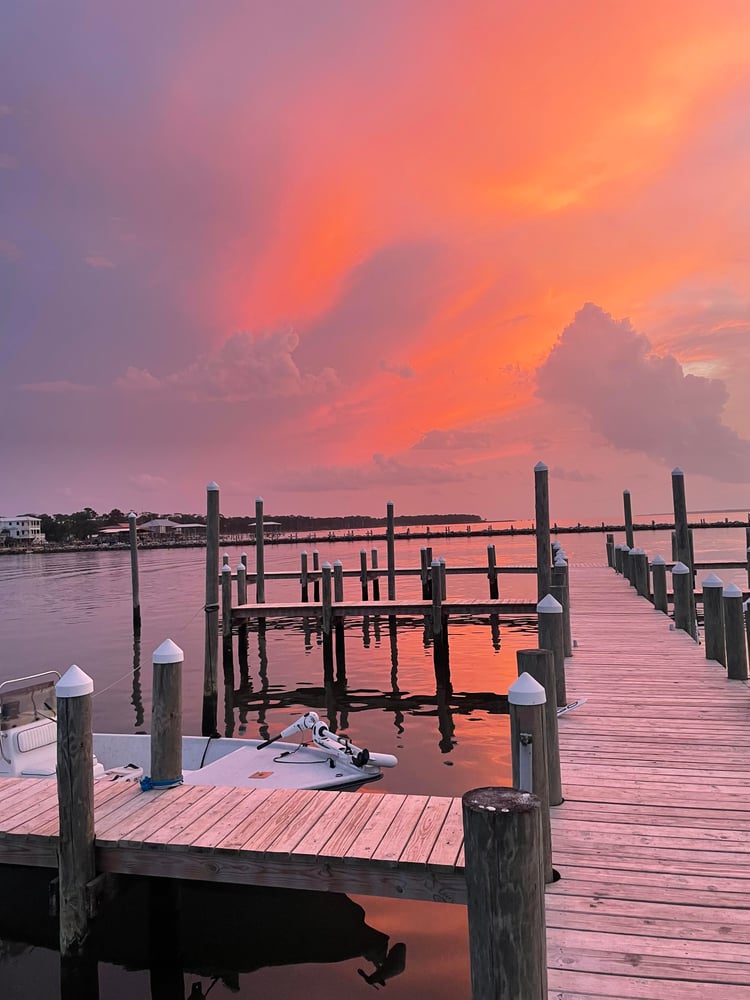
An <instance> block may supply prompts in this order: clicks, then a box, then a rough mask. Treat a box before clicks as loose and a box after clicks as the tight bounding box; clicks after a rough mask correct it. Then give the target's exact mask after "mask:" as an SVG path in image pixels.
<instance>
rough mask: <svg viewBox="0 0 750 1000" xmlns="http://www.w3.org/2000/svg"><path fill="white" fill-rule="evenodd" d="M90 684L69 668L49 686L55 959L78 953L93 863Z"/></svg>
mask: <svg viewBox="0 0 750 1000" xmlns="http://www.w3.org/2000/svg"><path fill="white" fill-rule="evenodd" d="M93 693H94V682H93V681H92V679H91V678H90V677H89V676H88V674H86V673H84V671H83V670H81V668H80V667H79V666H77V665H76V664H73V666H72V667H70V668H69V669H68V670H67V671H66V672H65V674H63V676H62V677H61V678H60V680H59V681H58V682H57V684H56V685H55V694H56V695H57V795H58V802H59V816H60V837H59V846H58V861H59V918H60V955H61V956H63V957H66V956H77V955H80V954H81V953H82V952H83V948H84V943H85V940H86V936H87V934H88V929H89V899H88V895H89V894H88V890H87V886H88V884H89V883H90V882H91V881H92V880H93V878H94V876H95V875H96V865H95V863H94V768H93V759H94V746H93V743H94V740H93V734H92V715H93V709H92V702H93Z"/></svg>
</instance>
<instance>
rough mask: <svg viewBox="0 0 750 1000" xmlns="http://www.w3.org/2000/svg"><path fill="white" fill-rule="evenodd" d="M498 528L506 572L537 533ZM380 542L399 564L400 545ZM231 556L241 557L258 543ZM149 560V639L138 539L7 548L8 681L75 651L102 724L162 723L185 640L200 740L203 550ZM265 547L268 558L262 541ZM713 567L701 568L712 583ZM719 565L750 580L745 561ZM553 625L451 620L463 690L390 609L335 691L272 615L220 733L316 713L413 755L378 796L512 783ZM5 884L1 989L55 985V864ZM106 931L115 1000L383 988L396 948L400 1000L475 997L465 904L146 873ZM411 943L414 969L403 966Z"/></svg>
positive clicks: (327, 551)
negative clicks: (134, 595)
mask: <svg viewBox="0 0 750 1000" xmlns="http://www.w3.org/2000/svg"><path fill="white" fill-rule="evenodd" d="M560 540H561V542H562V544H563V547H564V548H565V550H566V552H567V554H568V557H569V559H570V560H571V563H572V564H573V572H575V563H598V564H602V563H604V561H605V554H604V553H605V546H604V536H603V535H601V534H598V533H593V534H580V535H577V534H576V535H563V536H561V539H560ZM617 540H618V541H619V540H620V539H619V538H618V539H617ZM493 541H494V542H495V545H496V549H497V558H498V563H499V564H501V565H502V564H514V563H515V564H518V563H521V564H523V563H530V562H531V561H532V560H533V559H534V556H535V550H534V539H533V537H531V536H523V537H515V538H505V537H496V538H494V539H493ZM486 543H487V539H486V538H485V539H481V538H473V539H434V540H433V543H432V544H433V551H434V554H435V556H444V557H445V559H446V562H447V565H448V567H451V566H460V565H481V564H483V563H485V561H486ZM423 544H424V542H420V541H411V542H407V541H399V542H397V551H396V562H397V565H398V566H399V567H402V566H413V567H418V566H419V549H420V546H421V545H423ZM636 544H639V545H640V546H641V547H643V548H645V549H646V551H648V552H649V554H650V555H654V554H656V553H657V552H660V553H661V554H662V555H663V556H665V558H669V554H670V545H669V537H668V533H665V532H639V533H638V535H637V540H636ZM376 545H377V547H378V549H379V556H380V565H381V566H383V565H384V564H385V561H386V557H385V545H384V543H382V542H379V543H376ZM744 546H745V536H744V529H742V528H738V529H723V530H713V529H710V530H705V531H696V541H695V549H696V558H697V559H722V558H723V559H733V560H739V559H741V558H742V557H743V552H744ZM360 547H361V546H360V544H359V543H345V542H342V543H336V544H330V543H319V545H318V548H319V549H320V556H321V562H323V561H325V560H328V561H331V562H332V561H333V560H336V559H339V560H341V561H342V563H343V565H344V569H346V570H348V569H352V570H353V569H356V568H358V566H359V551H360ZM369 548H370V546H368V550H369ZM303 549H308V550H309V551H311V546H304V545H301V544H300V545H297V546H291V545H275V546H274V545H270V546H267V548H266V569H267V570H269V571H270V570H282V569H294V570H296V569H298V567H299V556H300V552H301V551H302V550H303ZM226 551H228V553H229V555H230V565H231V566H232V567H233V568H235V567H236V565H237V563H238V562H239V557H240V553H241V549H239V548H236V549H227V550H226ZM139 555H140V593H141V607H142V614H143V629H142V634H141V640H140V643H134V641H133V635H132V627H131V598H130V559H129V554H128V553H127V552H126V551H122V550H120V551H111V552H80V553H59V554H54V555H47V556H41V555H14V556H3V557H2V558H0V602H1V605H0V606H2V609H3V613H2V617H1V618H0V650H2V653H1V657H0V680H5V679H7V678H10V677H15V676H19V675H23V674H29V673H36V672H38V671H41V670H45V669H56V670H58V671H60V672H61V673H62V672H64V671H65V670H66V669H67V668H68V667H69V666H70V665H71V664H73V663H76V664H78V665H79V666H80V667H81V668H82V669H83V670H85V671H86V672H87V673H88V674H90V675H91V676H92V677H93V679H94V684H95V697H94V726H95V729H96V730H97V731H100V732H101V731H112V732H137V731H142V730H147V729H148V728H149V724H150V715H151V654H152V653H153V651H154V650H155V649H156V647H157V646H158V645H160V643H161V642H162V641H163V640H164V639H165V638H170V639H172V640H174V641H175V642H176V643H177V644H178V645H179V646H181V647H182V649H183V650H184V653H185V663H184V671H183V728H184V730H185V732H186V733H199V732H200V723H201V707H202V706H201V697H202V687H203V642H204V635H203V626H204V622H203V618H204V614H203V603H204V593H203V591H204V586H205V561H204V560H205V553H204V551H203V550H201V549H162V550H144V551H142V552H141V553H140V554H139ZM248 558H249V565H250V568H251V569H252V567H253V565H254V550H253V549H252V548H250V549H249V550H248ZM704 575H706V574H705V573H699V575H698V586H700V580H701V577H702V576H704ZM719 575H720V576H721V577H722V579H723V580H724V581H725V582H730V581H733V582H736V583H737V584H738V585H740V586H743V587H745V588H746V587H747V579H746V575H745V573H744V572H743V571H741V570H737V571H719ZM499 579H500V591H501V596H507V597H516V598H518V599H521V600H533V599H534V598H535V587H536V581H535V578H534V577H533V576H523V575H516V576H506V575H503V576H501V577H500V578H499ZM382 592H383V594H385V580H383V581H382ZM252 593H254V590H253V588H251V594H252ZM359 593H360V585H359V582H358V581H357V580H356V579H347V580H346V581H345V596H346V597H350V598H352V599H358V598H359ZM397 595H398V597H403V598H409V597H418V596H420V595H419V581H418V578H413V577H408V578H397ZM266 596H267V599H268V600H269V601H273V600H296V599H298V596H299V594H298V585H297V584H295V583H293V582H289V583H287V582H279V583H269V584H268V585H267V590H266ZM486 596H487V580H486V577H484V576H482V575H477V576H449V577H448V597H449V598H450V599H460V598H466V599H471V598H477V599H480V598H484V597H486ZM251 599H252V598H251ZM574 631H575V629H574ZM535 635H536V630H535V622H534V621H533V620H529V619H526V620H524V619H519V620H515V621H512V622H508V621H506V620H503V621H502V622H501V624H500V627H499V630H498V629H493V628H492V627H491V624H490V622H489V620H488V619H477V620H469V621H458V620H456V621H452V622H451V627H450V667H451V689H449V690H446V689H445V688H441V690H440V692H438V691H437V690H436V679H435V671H434V667H433V658H432V648H431V645H430V642H429V639H428V638H427V637H426V636H425V632H424V623H423V621H421V620H419V621H412V622H404V621H403V620H400V621H399V624H398V627H397V628H394V627H393V626H391V625H390V624H389V621H388V619H387V618H382V619H380V620H379V621H377V620H375V619H370V621H369V623H368V624H367V625H364V624H363V622H362V620H361V619H352V620H351V621H348V622H347V627H346V637H345V642H346V669H347V682H346V686H345V688H344V686H343V685H342V684H339V685H338V686H334V687H331V686H330V685H329V686H328V689H326V687H325V685H324V682H323V665H322V650H321V646H320V640H319V636H318V635H317V634H316V632H315V630H314V628H313V629H312V630H311V631H305V630H304V629H303V628H302V627H301V626H300V624H299V623H292V622H283V623H278V622H271V621H269V623H268V628H267V629H266V630H265V632H263V633H259V632H258V630H257V627H256V628H254V629H253V630H251V631H250V633H249V636H248V641H247V667H248V677H247V684H246V685H245V686H244V687H243V689H242V698H241V701H240V703H239V704H238V699H237V696H236V694H235V695H232V693H231V692H229V696H228V697H226V698H225V696H224V692H223V691H221V689H220V695H219V730H220V731H221V732H222V733H223V734H226V735H234V736H242V735H246V736H247V737H249V738H257V737H258V736H263V737H265V736H267V735H268V734H271V735H273V734H274V733H276V732H278V731H279V730H280V729H281V728H283V727H284V726H286V725H288V724H289V722H290V721H291V720H292V719H293V718H295V717H296V716H298V715H299V714H300V713H301V712H302V711H305V710H307V709H309V708H315V709H316V710H317V711H318V712H319V713H320V715H321V716H322V717H325V718H328V720H329V721H330V723H331V725H333V726H335V727H336V728H337V729H338V730H339V731H347V732H348V733H349V734H350V735H351V736H352V738H353V740H354V741H355V742H356V743H357V744H358V745H360V746H368V747H369V748H370V749H372V750H376V751H380V752H384V753H394V754H396V755H397V756H398V758H399V766H398V767H397V768H395V769H393V770H390V771H386V772H385V777H384V779H383V780H382V781H381V782H379V783H378V784H377V785H376V786H372V787H375V788H377V790H379V791H392V792H413V793H421V794H434V795H455V796H460V795H462V794H463V793H464V792H465V791H467V790H468V789H470V788H473V787H478V786H481V785H487V784H506V783H508V782H509V778H510V762H509V757H510V754H509V747H508V719H507V715H505V714H504V707H503V699H502V698H501V697H498V696H502V695H505V693H506V692H507V689H508V685H509V684H510V683H511V682H512V680H513V679H514V678H515V676H516V665H515V651H516V650H517V649H519V648H524V647H529V646H531V647H533V646H535V645H536V639H535ZM235 642H236V640H235ZM235 653H237V649H236V646H235ZM134 666H135V667H136V668H137V669H135V671H134ZM219 674H220V675H221V669H220V670H219ZM238 685H239V680H238V676H237V674H235V688H236V687H237V686H238ZM576 693H581V694H582V693H585V692H576ZM438 695H439V696H438ZM352 794H357V793H352ZM0 808H2V806H1V803H0ZM2 874H3V873H1V872H0V875H2ZM3 877H4V878H5V883H3V882H2V881H0V982H2V984H3V985H2V990H1V991H0V995H1V996H2V997H3V1000H26V998H28V1000H32V998H34V1000H37V998H40V997H41V998H47V997H49V998H55V997H57V996H59V958H58V955H57V952H56V950H55V944H56V929H55V927H54V924H53V923H52V922H51V921H50V920H49V918H48V917H47V916H46V892H47V889H46V876H40V875H39V874H38V873H37V875H35V876H32V877H31V878H28V879H26V880H25V881H24V883H23V888H22V889H19V888H18V886H17V884H15V883H14V884H13V885H11V884H9V883H8V878H9V877H10V876H9V875H8V873H5V874H4V876H3ZM13 877H14V878H15V877H16V876H13ZM20 901H22V902H23V907H21V906H20V905H19V904H20ZM154 905H156V911H155V910H154ZM152 927H156V928H157V931H156V932H152V931H150V930H149V928H152ZM97 934H98V938H97V942H96V946H97V954H98V956H99V958H100V964H99V970H98V974H99V984H100V995H101V997H102V998H107V1000H133V998H148V997H153V998H155V1000H156V998H169V1000H176V998H179V997H181V996H184V997H188V996H191V995H192V996H193V997H195V998H196V1000H197V998H198V997H200V996H201V995H206V996H210V998H211V1000H218V998H221V997H229V996H235V997H240V998H248V1000H249V998H251V997H253V998H255V997H280V998H286V997H292V996H297V995H303V996H305V997H307V998H309V1000H317V998H321V1000H322V998H326V1000H330V997H332V996H338V997H342V998H349V997H358V996H362V997H364V996H367V995H368V994H370V993H371V992H372V991H373V989H374V985H373V984H370V983H368V981H367V979H366V978H365V975H366V976H371V974H372V973H373V971H374V970H375V969H376V966H379V965H381V963H382V962H383V960H384V959H385V958H386V956H387V955H388V954H389V953H390V958H389V959H387V960H386V961H388V962H389V963H390V966H391V969H392V971H394V972H396V973H398V974H397V975H395V976H394V978H390V979H388V980H387V984H386V987H385V990H386V993H385V995H386V996H387V997H391V998H393V1000H397V998H413V997H431V998H435V1000H463V998H468V997H469V996H470V988H469V969H468V945H467V927H466V910H465V908H464V907H462V906H451V905H445V904H437V903H416V902H409V901H400V900H399V901H397V900H390V899H385V898H377V897H363V896H358V897H355V898H348V897H346V896H340V895H338V894H333V893H299V892H288V891H286V892H282V891H276V890H274V891H269V890H265V889H264V890H254V889H236V888H233V887H226V886H216V885H206V886H202V887H201V886H196V885H195V884H193V885H190V884H186V885H184V886H182V887H181V888H180V889H179V890H178V892H177V895H176V896H175V895H174V893H172V890H171V889H170V888H169V887H167V889H166V890H165V893H164V898H161V897H160V896H159V894H158V893H157V894H156V896H155V900H151V902H150V903H149V892H148V891H147V889H146V888H145V887H144V886H143V885H142V884H140V883H139V882H137V881H136V880H133V884H132V885H131V886H130V887H129V889H128V891H127V892H126V893H123V895H122V896H121V897H120V898H119V899H118V901H117V903H116V905H115V906H114V907H113V909H112V910H111V911H110V912H109V913H108V914H107V918H106V921H105V923H104V925H103V926H102V927H100V928H99V929H98V931H97ZM394 946H398V947H395V948H394ZM401 946H405V950H404V948H403V947H401ZM404 955H405V968H403V971H400V972H399V970H400V969H401V967H402V966H403V965H404ZM128 970H130V971H128ZM358 970H362V973H364V974H365V975H361V974H360V973H359V971H358ZM217 977H218V978H217ZM193 984H198V985H197V986H194V985H193ZM209 990H210V992H208V991H209Z"/></svg>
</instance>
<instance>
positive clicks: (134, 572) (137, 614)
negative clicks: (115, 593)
mask: <svg viewBox="0 0 750 1000" xmlns="http://www.w3.org/2000/svg"><path fill="white" fill-rule="evenodd" d="M136 524H137V518H136V515H135V511H133V510H131V512H130V513H129V514H128V528H129V537H130V580H131V589H132V592H133V631H134V632H140V631H141V595H140V590H139V586H138V531H137V530H136Z"/></svg>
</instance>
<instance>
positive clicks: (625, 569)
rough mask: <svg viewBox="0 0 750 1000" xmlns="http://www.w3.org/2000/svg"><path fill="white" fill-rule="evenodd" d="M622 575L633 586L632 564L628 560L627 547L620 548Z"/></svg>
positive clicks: (628, 552) (628, 550)
mask: <svg viewBox="0 0 750 1000" xmlns="http://www.w3.org/2000/svg"><path fill="white" fill-rule="evenodd" d="M622 575H623V576H624V577H625V579H626V580H627V581H628V583H629V584H630V586H631V587H632V586H633V563H632V562H631V560H630V549H629V548H628V546H627V545H623V547H622Z"/></svg>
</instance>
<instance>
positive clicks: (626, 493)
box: [622, 490, 630, 496]
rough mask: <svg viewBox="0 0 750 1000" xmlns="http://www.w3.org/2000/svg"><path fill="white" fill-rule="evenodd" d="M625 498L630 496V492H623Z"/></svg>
mask: <svg viewBox="0 0 750 1000" xmlns="http://www.w3.org/2000/svg"><path fill="white" fill-rule="evenodd" d="M622 493H623V496H630V490H623V491H622Z"/></svg>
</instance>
